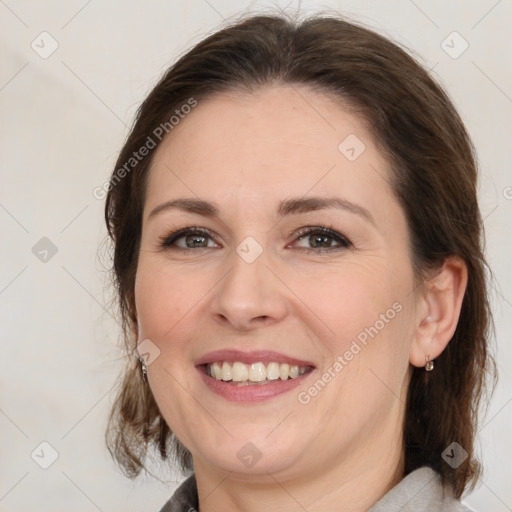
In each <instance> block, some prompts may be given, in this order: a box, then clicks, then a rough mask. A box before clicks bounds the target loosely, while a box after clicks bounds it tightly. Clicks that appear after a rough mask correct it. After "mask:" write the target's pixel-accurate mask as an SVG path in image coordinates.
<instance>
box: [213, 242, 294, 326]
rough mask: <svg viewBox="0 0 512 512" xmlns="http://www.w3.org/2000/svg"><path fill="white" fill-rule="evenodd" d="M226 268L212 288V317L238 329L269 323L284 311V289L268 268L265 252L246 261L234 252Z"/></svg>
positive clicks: (284, 314)
mask: <svg viewBox="0 0 512 512" xmlns="http://www.w3.org/2000/svg"><path fill="white" fill-rule="evenodd" d="M230 263H231V264H232V266H231V268H230V270H229V271H228V272H227V274H226V276H225V277H224V279H222V280H221V282H220V283H219V285H218V286H217V287H215V293H214V297H213V299H212V302H211V312H212V316H213V318H214V320H215V321H216V322H219V323H221V324H223V325H224V326H230V327H231V328H233V329H236V330H240V331H250V330H252V329H255V328H257V327H263V326H267V325H272V324H274V323H276V322H279V321H281V320H282V319H283V318H284V317H285V316H286V314H287V311H288V304H287V299H286V289H285V287H284V285H283V283H282V282H281V281H280V280H279V279H277V278H276V276H275V273H274V272H273V271H271V270H270V268H269V263H270V262H269V261H268V258H266V256H265V251H264V252H263V254H261V255H260V256H259V257H258V258H257V259H256V260H255V261H253V262H251V263H249V262H247V261H245V260H244V259H243V258H242V257H240V256H239V254H237V253H236V252H235V251H233V255H232V258H231V261H230Z"/></svg>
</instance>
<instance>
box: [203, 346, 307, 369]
mask: <svg viewBox="0 0 512 512" xmlns="http://www.w3.org/2000/svg"><path fill="white" fill-rule="evenodd" d="M216 361H228V362H235V361H239V362H241V363H245V364H251V363H256V362H262V363H271V362H276V363H288V364H290V365H297V366H312V367H314V366H315V365H314V364H313V363H312V362H310V361H305V360H302V359H297V358H296V357H291V356H287V355H286V354H282V353H280V352H274V351H273V350H253V351H250V352H246V351H241V350H235V349H224V350H215V351H213V352H208V353H207V354H204V355H203V356H201V357H200V358H199V359H198V360H197V361H196V362H195V364H196V366H200V365H203V364H208V363H214V362H216Z"/></svg>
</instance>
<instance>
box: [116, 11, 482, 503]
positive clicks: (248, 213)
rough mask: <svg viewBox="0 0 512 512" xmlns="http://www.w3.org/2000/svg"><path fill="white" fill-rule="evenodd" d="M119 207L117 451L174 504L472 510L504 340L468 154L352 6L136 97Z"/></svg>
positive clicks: (250, 42) (222, 47) (427, 89)
mask: <svg viewBox="0 0 512 512" xmlns="http://www.w3.org/2000/svg"><path fill="white" fill-rule="evenodd" d="M106 222H107V226H108V229H109V233H110V235H111V237H112V240H113V242H114V247H115V252H114V275H115V280H116V284H117V289H118V293H119V301H120V307H121V312H122V315H123V320H124V325H125V339H126V349H127V351H128V354H129V355H130V361H129V365H128V368H127V370H126V372H125V374H124V379H123V381H122V383H121V386H120V390H119V395H118V398H117V401H116V402H115V404H114V408H113V410H112V413H111V418H110V424H109V429H108V444H109V449H110V451H111V453H112V454H113V456H114V457H115V459H116V460H117V461H118V462H119V463H120V464H121V466H122V467H123V469H124V470H125V472H126V473H127V474H128V475H129V476H131V477H134V476H136V475H137V474H138V473H139V472H140V471H141V470H142V469H143V468H144V467H145V466H144V463H145V458H146V455H147V453H148V450H150V449H152V448H156V449H157V450H158V452H159V454H160V456H161V458H162V459H163V460H167V459H169V458H172V457H174V458H175V459H176V460H177V462H178V463H179V465H180V466H181V468H182V469H183V470H185V471H186V472H189V473H190V472H193V473H192V474H191V475H190V476H189V478H188V479H187V480H186V481H185V482H184V483H183V484H182V486H181V487H180V488H179V489H178V490H177V491H176V493H175V494H174V496H173V497H172V498H171V499H170V500H169V502H168V503H167V504H166V505H165V506H164V508H163V509H162V511H165V512H169V511H173V512H174V511H189V510H200V511H201V512H209V511H220V510H222V511H228V510H229V511H231V510H233V511H235V510H244V511H259V510H279V511H288V510H308V511H317V510H322V511H326V510H327V511H338V510H343V511H352V512H360V511H366V510H371V511H372V512H376V511H388V510H389V511H390V510H401V511H406V510H414V511H416V512H417V511H422V510H428V511H433V510H436V511H437V510H438V511H443V512H447V511H460V510H467V509H465V508H463V505H462V504H461V502H460V497H461V495H462V493H463V492H464V491H465V490H468V489H471V488H472V486H474V483H475V482H476V480H477V478H478V475H479V466H478V463H477V461H476V460H475V457H474V450H473V444H474V437H475V433H476V421H477V411H478V405H479V400H480V397H481V395H482V392H483V390H484V384H485V381H484V376H485V374H486V372H488V371H489V369H492V360H491V359H490V357H489V355H488V348H487V343H488V330H489V326H490V321H491V317H490V312H489V308H488V302H487V295H486V283H485V262H484V258H483V254H482V244H481V231H482V220H481V217H480V213H479V209H478V205H477V200H476V165H475V160H474V157H473V152H472V146H471V142H470V140H469V137H468V135H467V133H466V131H465V128H464V126H463V124H462V122H461V120H460V118H459V116H458V114H457V113H456V111H455V109H454V107H453V105H452V103H451V102H450V100H449V99H448V97H447V96H446V94H445V93H444V92H443V91H442V89H441V88H440V87H439V85H437V84H436V83H435V82H434V81H433V80H432V79H431V78H430V77H429V75H428V74H427V72H426V71H425V70H424V69H423V68H421V67H420V66H419V65H418V64H417V63H416V62H415V61H414V60H413V59H412V58H411V57H410V56H409V55H408V54H406V53H405V52H404V51H403V50H401V49H400V48H399V47H397V46H396V45H395V44H394V43H392V42H390V41H388V40H386V39H384V38H383V37H381V36H379V35H377V34H375V33H373V32H372V31H369V30H367V29H365V28H362V27H359V26H357V25H355V24H352V23H348V22H347V21H344V20H342V19H338V18H336V17H314V18H310V19H307V20H305V21H303V22H302V23H296V22H293V21H291V20H288V19H285V18H284V17H282V16H275V17H273V16H256V17H251V18H248V19H246V20H243V21H241V22H239V23H237V24H235V25H233V26H230V27H228V28H225V29H223V30H221V31H219V32H217V33H216V34H214V35H212V36H210V37H208V38H207V39H205V40H203V41H202V42H200V43H199V44H198V45H197V46H195V47H194V48H193V49H192V50H191V51H189V52H188V53H187V54H186V55H184V56H183V57H182V58H181V59H180V60H179V61H178V62H177V63H176V64H175V65H174V66H172V67H171V68H170V69H169V70H168V71H167V73H166V74H165V76H164V77H163V78H162V79H161V81H160V82H159V83H158V84H157V86H156V87H155V88H154V90H153V91H152V92H151V94H150V95H149V96H148V98H147V99H146V100H145V101H144V103H143V104H142V106H141V107H140V109H139V112H138V116H137V120H136V123H135V125H134V127H133V129H132V132H131V134H130V135H129V137H128V139H127V142H126V144H125V146H124V148H123V149H122V151H121V154H120V156H119V159H118V162H117V165H116V168H115V170H114V173H113V175H112V178H111V182H110V188H109V193H108V197H107V204H106Z"/></svg>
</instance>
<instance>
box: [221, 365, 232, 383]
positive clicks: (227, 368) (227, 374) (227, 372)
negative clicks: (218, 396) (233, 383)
mask: <svg viewBox="0 0 512 512" xmlns="http://www.w3.org/2000/svg"><path fill="white" fill-rule="evenodd" d="M221 378H222V380H231V379H232V373H231V365H230V364H229V363H226V362H225V363H224V364H223V365H222V376H221Z"/></svg>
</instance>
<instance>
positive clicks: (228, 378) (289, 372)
mask: <svg viewBox="0 0 512 512" xmlns="http://www.w3.org/2000/svg"><path fill="white" fill-rule="evenodd" d="M201 366H202V368H203V369H204V372H205V373H206V375H208V376H209V377H211V378H213V379H215V380H217V381H223V382H227V383H230V384H232V385H235V386H261V385H265V384H270V383H271V382H273V381H277V380H281V381H283V380H291V379H296V378H298V377H300V376H301V375H304V374H305V373H308V372H310V371H311V370H313V367H312V366H310V365H306V366H299V365H295V364H294V365H290V364H289V363H278V362H277V361H271V362H269V363H267V364H265V363H263V362H261V361H257V362H253V363H250V364H245V363H242V362H241V361H234V362H229V361H215V362H213V363H207V364H204V365H201Z"/></svg>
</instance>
